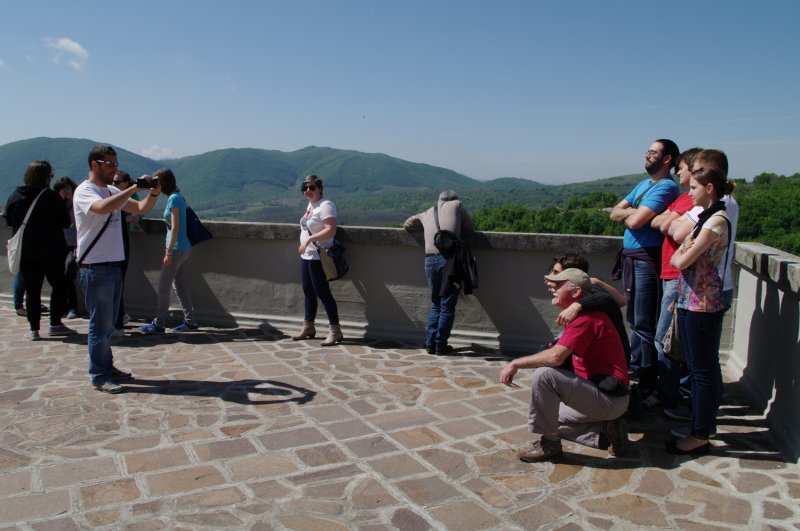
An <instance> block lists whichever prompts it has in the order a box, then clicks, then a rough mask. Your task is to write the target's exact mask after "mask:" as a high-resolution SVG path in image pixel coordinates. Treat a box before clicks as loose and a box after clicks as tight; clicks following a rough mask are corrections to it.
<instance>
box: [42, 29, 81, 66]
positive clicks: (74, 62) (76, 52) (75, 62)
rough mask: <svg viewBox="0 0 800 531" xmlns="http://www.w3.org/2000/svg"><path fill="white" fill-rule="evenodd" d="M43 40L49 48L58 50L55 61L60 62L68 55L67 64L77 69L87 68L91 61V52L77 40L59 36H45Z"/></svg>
mask: <svg viewBox="0 0 800 531" xmlns="http://www.w3.org/2000/svg"><path fill="white" fill-rule="evenodd" d="M42 40H44V43H45V44H46V45H47V46H48V47H49V48H52V49H53V50H55V51H56V54H55V56H53V62H54V63H60V62H61V59H62V57H64V56H65V55H66V59H67V64H68V65H69V66H71V67H72V68H74V69H75V70H78V71H82V70H83V69H85V68H86V64H87V63H88V62H89V52H87V51H86V48H84V47H83V46H81V45H80V44H78V43H77V42H75V41H73V40H72V39H70V38H69V37H59V38H58V39H52V38H50V37H44V38H43V39H42Z"/></svg>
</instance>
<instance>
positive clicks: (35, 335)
mask: <svg viewBox="0 0 800 531" xmlns="http://www.w3.org/2000/svg"><path fill="white" fill-rule="evenodd" d="M24 338H25V339H27V340H28V341H36V340H38V339H41V338H40V337H39V331H38V330H28V331H27V332H26V333H25V336H24Z"/></svg>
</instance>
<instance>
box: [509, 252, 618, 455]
mask: <svg viewBox="0 0 800 531" xmlns="http://www.w3.org/2000/svg"><path fill="white" fill-rule="evenodd" d="M544 278H545V283H546V284H547V289H548V291H550V294H551V295H552V296H553V300H552V304H553V306H557V307H559V308H561V309H562V310H565V309H567V308H569V307H570V305H571V304H573V303H575V302H579V301H580V300H581V298H583V297H584V296H586V295H588V294H589V293H590V292H591V290H592V281H591V279H590V278H589V275H588V274H586V273H585V272H583V271H581V270H580V269H577V268H569V269H565V270H563V271H561V272H560V273H551V274H549V275H545V277H544ZM570 357H571V359H572V367H573V370H572V371H570V370H568V369H565V368H562V365H563V364H564V362H565V361H566V360H567V358H570ZM519 369H535V370H534V371H533V381H532V383H531V401H530V409H529V412H528V430H529V431H530V432H531V433H538V434H541V438H539V439H538V440H532V441H530V442H529V443H528V444H526V445H524V446H522V447H521V448H520V449H519V450H518V452H517V453H518V455H519V458H520V459H521V460H522V461H526V462H536V461H547V460H553V459H557V458H558V457H560V456H561V454H562V449H561V438H562V437H564V438H565V439H569V440H572V441H575V442H578V443H581V444H584V445H586V446H590V447H592V448H601V449H605V448H608V451H609V454H610V455H612V456H620V455H622V454H623V453H624V452H625V450H626V449H627V448H628V444H629V443H628V424H627V421H626V420H625V419H624V418H623V415H624V414H625V412H626V410H627V408H628V384H629V380H628V366H627V363H626V361H625V350H624V349H623V347H622V341H621V339H620V337H619V333H618V332H617V329H616V328H615V327H614V325H613V324H612V323H611V320H610V319H609V318H608V316H607V315H606V314H605V313H603V312H600V311H588V312H583V313H581V314H579V315H578V317H577V318H575V320H574V321H572V322H570V323H569V324H568V325H567V326H566V328H565V329H564V332H563V333H562V334H561V337H560V338H559V339H558V341H556V343H555V344H554V345H553V346H552V347H550V348H547V349H545V350H543V351H541V352H538V353H536V354H531V355H529V356H525V357H522V358H518V359H515V360H514V361H512V362H510V363H509V364H507V365H506V366H505V367H504V368H503V370H502V372H501V373H500V382H501V383H503V384H505V385H509V386H512V385H514V375H515V374H516V373H517V371H518V370H519Z"/></svg>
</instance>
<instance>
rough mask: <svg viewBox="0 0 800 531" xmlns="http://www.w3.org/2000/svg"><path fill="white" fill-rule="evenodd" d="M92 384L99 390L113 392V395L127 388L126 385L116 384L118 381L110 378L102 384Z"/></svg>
mask: <svg viewBox="0 0 800 531" xmlns="http://www.w3.org/2000/svg"><path fill="white" fill-rule="evenodd" d="M92 385H93V386H94V388H95V389H97V390H98V391H102V392H104V393H109V394H112V395H116V394H118V393H121V392H123V391H124V390H125V388H124V387H122V386H121V385H119V384H116V383H114V382H112V381H111V380H108V381H107V382H103V383H101V384H92Z"/></svg>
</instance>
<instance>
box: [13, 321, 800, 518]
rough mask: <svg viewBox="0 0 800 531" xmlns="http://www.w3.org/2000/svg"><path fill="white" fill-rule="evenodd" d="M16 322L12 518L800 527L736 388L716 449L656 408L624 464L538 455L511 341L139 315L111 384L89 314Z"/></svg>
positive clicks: (771, 450)
mask: <svg viewBox="0 0 800 531" xmlns="http://www.w3.org/2000/svg"><path fill="white" fill-rule="evenodd" d="M0 324H2V330H3V333H2V334H0V371H1V374H2V380H1V381H0V407H1V410H0V419H1V420H0V425H1V426H2V430H1V434H0V528H2V529H35V530H47V529H89V528H94V529H147V530H151V529H227V528H233V529H294V530H336V529H359V530H364V531H367V530H381V529H401V530H418V529H419V530H422V529H458V530H472V529H503V530H506V529H538V528H543V529H561V530H567V529H569V530H571V529H575V530H578V529H630V528H675V529H704V530H705V529H800V510H798V500H800V467H798V465H796V464H794V463H787V462H786V460H785V459H784V458H783V457H782V456H781V454H780V453H779V452H778V451H777V450H776V449H775V447H774V446H773V445H772V444H771V443H770V439H769V435H768V432H767V431H766V428H765V423H764V420H763V418H761V417H760V416H758V415H756V414H753V412H752V411H751V410H750V409H749V407H748V406H747V405H745V403H744V401H743V400H742V399H741V395H740V393H739V392H738V391H737V389H736V384H735V383H729V384H728V386H727V388H726V399H725V403H724V406H723V408H722V412H721V422H720V431H721V433H720V434H719V435H718V436H717V438H716V439H715V440H714V446H715V448H714V452H713V454H712V455H710V456H704V457H701V458H697V459H690V458H687V457H673V456H671V455H668V454H666V453H665V452H664V451H663V450H662V447H663V444H664V441H665V440H666V439H667V438H668V437H669V434H668V431H669V429H670V427H672V426H674V425H675V424H674V423H673V422H671V421H668V420H667V419H665V418H663V417H662V416H659V415H655V416H645V417H643V418H642V419H641V420H640V421H639V422H637V423H635V424H634V426H633V433H632V438H633V439H635V440H636V442H635V443H634V445H633V449H632V451H631V452H629V454H628V455H627V456H625V457H623V458H617V459H609V458H607V457H606V455H605V452H600V451H597V450H592V449H588V448H584V447H581V446H578V445H575V444H570V443H567V444H566V445H565V450H566V451H567V454H566V455H565V458H564V459H563V460H562V461H561V462H559V463H556V464H553V463H542V464H526V463H523V462H521V461H519V460H518V459H517V457H516V454H515V451H514V447H515V445H517V444H518V443H521V442H523V441H525V440H526V439H528V437H529V434H528V433H527V431H526V427H525V421H526V418H525V412H526V411H527V402H528V391H527V390H526V389H524V388H520V389H513V388H507V387H504V386H501V385H499V384H498V383H497V378H498V375H499V372H500V369H501V367H502V365H503V362H504V359H505V358H504V357H503V356H502V355H499V354H497V353H495V352H493V351H489V350H485V349H473V348H469V347H462V348H458V349H457V351H456V352H455V353H453V354H452V355H449V356H445V357H437V356H433V355H428V354H426V353H425V352H424V351H423V350H420V349H419V348H415V346H413V345H407V344H400V343H389V342H375V341H366V340H353V341H347V342H346V343H345V344H343V345H339V346H336V347H331V348H320V347H319V340H316V341H303V342H293V341H291V339H289V338H288V337H286V336H285V335H283V334H282V333H280V332H279V331H277V330H275V329H272V328H270V327H269V326H267V325H262V326H260V327H256V326H254V327H253V328H249V329H248V328H237V329H220V328H207V329H205V330H203V331H200V332H193V333H189V334H185V335H169V334H168V335H165V336H161V337H147V336H142V335H140V334H138V332H134V331H133V330H134V328H129V334H128V335H127V336H126V337H125V338H123V339H121V340H118V341H116V342H115V356H116V360H117V364H118V365H119V366H120V367H122V368H126V369H131V370H133V371H134V374H135V375H136V380H135V381H133V382H131V383H130V384H129V385H126V392H125V393H124V394H120V395H107V394H103V393H99V392H97V391H95V390H93V389H92V388H91V387H90V386H89V384H88V382H87V376H86V365H87V353H86V347H85V341H86V336H85V333H86V327H87V322H86V321H85V320H82V319H77V320H72V321H69V324H70V325H71V326H75V327H77V329H78V330H79V331H80V332H81V334H80V335H78V336H76V337H73V338H70V339H67V340H51V339H44V340H42V341H38V342H27V341H24V340H23V339H22V336H23V334H24V332H25V331H26V329H27V325H26V322H25V321H24V319H22V318H18V317H17V316H16V315H14V314H13V313H12V312H11V311H6V310H0ZM520 376H522V378H523V379H522V382H523V383H524V381H525V379H526V378H525V377H524V375H520Z"/></svg>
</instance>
